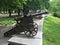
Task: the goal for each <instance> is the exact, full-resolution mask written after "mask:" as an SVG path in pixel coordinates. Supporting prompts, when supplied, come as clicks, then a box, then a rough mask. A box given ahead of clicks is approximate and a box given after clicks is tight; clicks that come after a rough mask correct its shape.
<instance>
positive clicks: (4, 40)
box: [0, 16, 45, 45]
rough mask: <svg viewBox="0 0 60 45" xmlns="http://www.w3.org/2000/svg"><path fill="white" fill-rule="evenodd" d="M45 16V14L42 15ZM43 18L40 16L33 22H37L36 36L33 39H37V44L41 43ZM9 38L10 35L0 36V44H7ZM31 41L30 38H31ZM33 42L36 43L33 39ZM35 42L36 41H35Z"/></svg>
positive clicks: (40, 44)
mask: <svg viewBox="0 0 60 45" xmlns="http://www.w3.org/2000/svg"><path fill="white" fill-rule="evenodd" d="M43 17H45V16H43ZM43 20H44V18H42V19H41V20H40V19H38V20H37V19H36V20H35V22H36V23H38V30H39V31H38V34H37V35H36V36H37V38H34V39H38V40H39V41H38V45H42V30H43V29H42V25H43ZM9 39H10V37H8V38H6V37H2V38H0V45H7V44H8V42H7V41H8V40H9ZM31 41H32V39H31ZM33 42H34V43H36V42H35V41H33ZM36 44H37V43H36Z"/></svg>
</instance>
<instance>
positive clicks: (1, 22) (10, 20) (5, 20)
mask: <svg viewBox="0 0 60 45" xmlns="http://www.w3.org/2000/svg"><path fill="white" fill-rule="evenodd" d="M13 23H15V20H14V19H13V18H0V25H10V24H13Z"/></svg>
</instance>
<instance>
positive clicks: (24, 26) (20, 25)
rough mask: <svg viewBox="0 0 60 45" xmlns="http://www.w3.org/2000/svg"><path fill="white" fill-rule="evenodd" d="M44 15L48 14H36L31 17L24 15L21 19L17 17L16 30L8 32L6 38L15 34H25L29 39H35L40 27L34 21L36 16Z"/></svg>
mask: <svg viewBox="0 0 60 45" xmlns="http://www.w3.org/2000/svg"><path fill="white" fill-rule="evenodd" d="M42 14H47V12H42V13H35V14H30V15H24V16H20V17H15V18H14V20H16V25H15V27H14V28H12V29H11V30H9V31H8V32H6V33H4V36H5V37H8V36H11V35H14V34H19V33H21V32H24V34H25V35H26V36H27V37H34V36H36V34H37V32H38V25H37V23H35V22H34V21H33V17H34V16H38V15H42Z"/></svg>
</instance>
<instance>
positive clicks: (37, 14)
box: [31, 12, 48, 17]
mask: <svg viewBox="0 0 60 45" xmlns="http://www.w3.org/2000/svg"><path fill="white" fill-rule="evenodd" d="M43 14H48V12H40V13H34V14H31V16H33V17H34V16H39V15H43Z"/></svg>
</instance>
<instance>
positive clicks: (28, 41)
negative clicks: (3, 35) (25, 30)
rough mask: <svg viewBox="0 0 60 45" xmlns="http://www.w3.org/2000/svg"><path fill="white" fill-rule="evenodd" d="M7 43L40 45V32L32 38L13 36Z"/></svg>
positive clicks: (11, 44) (12, 44)
mask: <svg viewBox="0 0 60 45" xmlns="http://www.w3.org/2000/svg"><path fill="white" fill-rule="evenodd" d="M8 42H9V45H42V32H38V34H37V35H36V36H35V37H33V38H30V37H29V38H28V37H25V36H24V37H23V36H14V37H12V38H11V39H9V40H8Z"/></svg>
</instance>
